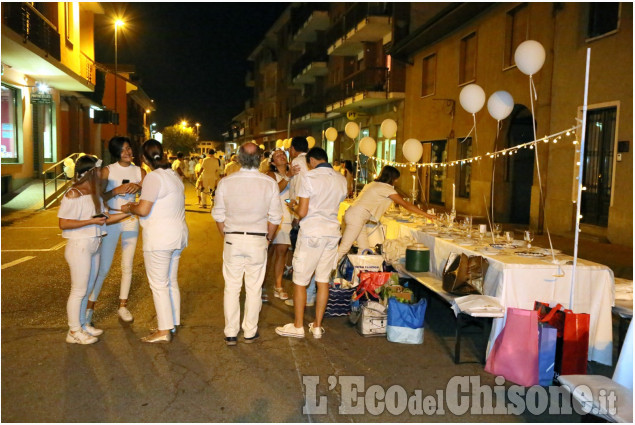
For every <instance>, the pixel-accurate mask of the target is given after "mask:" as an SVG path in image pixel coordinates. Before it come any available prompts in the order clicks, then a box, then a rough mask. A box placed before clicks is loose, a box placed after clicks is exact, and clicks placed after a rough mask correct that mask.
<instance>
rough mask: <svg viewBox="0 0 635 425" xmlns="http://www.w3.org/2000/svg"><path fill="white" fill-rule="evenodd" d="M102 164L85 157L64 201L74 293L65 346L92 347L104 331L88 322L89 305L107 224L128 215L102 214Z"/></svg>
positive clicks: (63, 223)
mask: <svg viewBox="0 0 635 425" xmlns="http://www.w3.org/2000/svg"><path fill="white" fill-rule="evenodd" d="M100 166H101V160H98V159H96V158H94V157H92V156H88V155H84V156H81V157H79V158H78V159H77V162H76V163H75V179H76V181H75V183H74V184H73V185H72V186H71V188H70V189H69V190H68V191H67V192H66V194H65V195H64V197H63V198H62V203H61V205H60V209H59V212H58V214H57V216H58V218H59V227H60V229H61V230H62V237H64V238H66V239H68V242H67V244H66V250H65V252H64V258H66V261H67V262H68V265H69V268H70V272H71V290H70V294H69V296H68V301H67V303H66V313H67V316H68V327H69V331H68V334H67V335H66V342H68V343H70V344H93V343H95V342H97V341H98V339H97V336H99V335H101V334H102V333H103V332H104V331H102V330H101V329H95V328H94V327H92V326H91V325H90V323H87V322H86V304H87V302H88V294H89V293H90V292H91V291H92V289H93V286H94V284H95V279H96V277H97V270H98V268H99V258H100V245H101V239H102V236H104V235H105V234H106V231H105V224H111V223H116V222H118V221H119V220H121V219H123V218H125V217H127V216H128V214H121V213H120V214H114V215H111V216H110V217H108V216H107V215H106V214H103V211H102V210H103V204H102V201H101V198H100V197H99V194H98V192H97V185H98V181H99V167H100Z"/></svg>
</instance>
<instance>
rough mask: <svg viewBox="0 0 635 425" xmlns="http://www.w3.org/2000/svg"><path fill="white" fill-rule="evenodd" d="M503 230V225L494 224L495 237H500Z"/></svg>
mask: <svg viewBox="0 0 635 425" xmlns="http://www.w3.org/2000/svg"><path fill="white" fill-rule="evenodd" d="M502 231H503V226H502V225H501V224H492V232H493V233H494V237H495V238H496V239H498V238H499V237H500V235H501V232H502Z"/></svg>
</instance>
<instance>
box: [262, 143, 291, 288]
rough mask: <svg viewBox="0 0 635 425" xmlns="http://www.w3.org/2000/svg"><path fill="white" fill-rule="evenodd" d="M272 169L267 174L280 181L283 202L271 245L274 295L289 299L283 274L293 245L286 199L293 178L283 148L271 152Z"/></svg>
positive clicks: (281, 200) (289, 213) (279, 187)
mask: <svg viewBox="0 0 635 425" xmlns="http://www.w3.org/2000/svg"><path fill="white" fill-rule="evenodd" d="M270 161H271V165H270V171H269V172H268V173H267V175H268V176H269V177H271V178H273V179H275V180H276V182H277V183H278V189H279V190H280V203H281V204H282V222H280V226H279V227H278V232H277V233H276V237H275V238H274V240H273V242H271V245H273V250H274V251H273V272H274V275H275V278H276V284H275V287H274V292H273V294H274V296H275V297H276V298H280V299H281V300H287V299H289V295H288V294H287V293H286V292H285V291H284V288H283V287H282V274H283V272H284V266H285V264H286V262H287V252H289V247H290V246H291V239H290V237H289V232H291V221H292V220H293V218H292V217H291V211H289V208H288V206H287V203H286V200H288V199H289V180H290V178H291V175H292V174H291V171H290V170H289V161H288V160H287V155H286V154H285V153H284V151H283V150H280V149H279V150H276V151H273V153H272V154H271V158H270Z"/></svg>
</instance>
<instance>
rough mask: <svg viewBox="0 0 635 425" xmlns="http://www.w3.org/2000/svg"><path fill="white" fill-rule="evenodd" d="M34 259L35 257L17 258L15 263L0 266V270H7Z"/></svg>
mask: <svg viewBox="0 0 635 425" xmlns="http://www.w3.org/2000/svg"><path fill="white" fill-rule="evenodd" d="M34 258H35V257H32V256H28V257H22V258H18V259H17V260H15V261H11V262H10V263H7V264H3V265H2V270H4V269H8V268H9V267H13V266H17V265H18V264H20V263H24V262H25V261H29V260H32V259H34Z"/></svg>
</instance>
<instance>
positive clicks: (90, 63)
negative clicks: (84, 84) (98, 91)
mask: <svg viewBox="0 0 635 425" xmlns="http://www.w3.org/2000/svg"><path fill="white" fill-rule="evenodd" d="M79 67H80V69H81V73H82V74H81V75H82V77H84V78H85V79H86V81H88V82H89V83H91V84H92V85H93V86H94V85H95V83H96V81H97V79H96V77H95V61H94V60H92V59H91V58H89V57H88V56H87V55H86V53H84V52H81V54H80V55H79Z"/></svg>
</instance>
